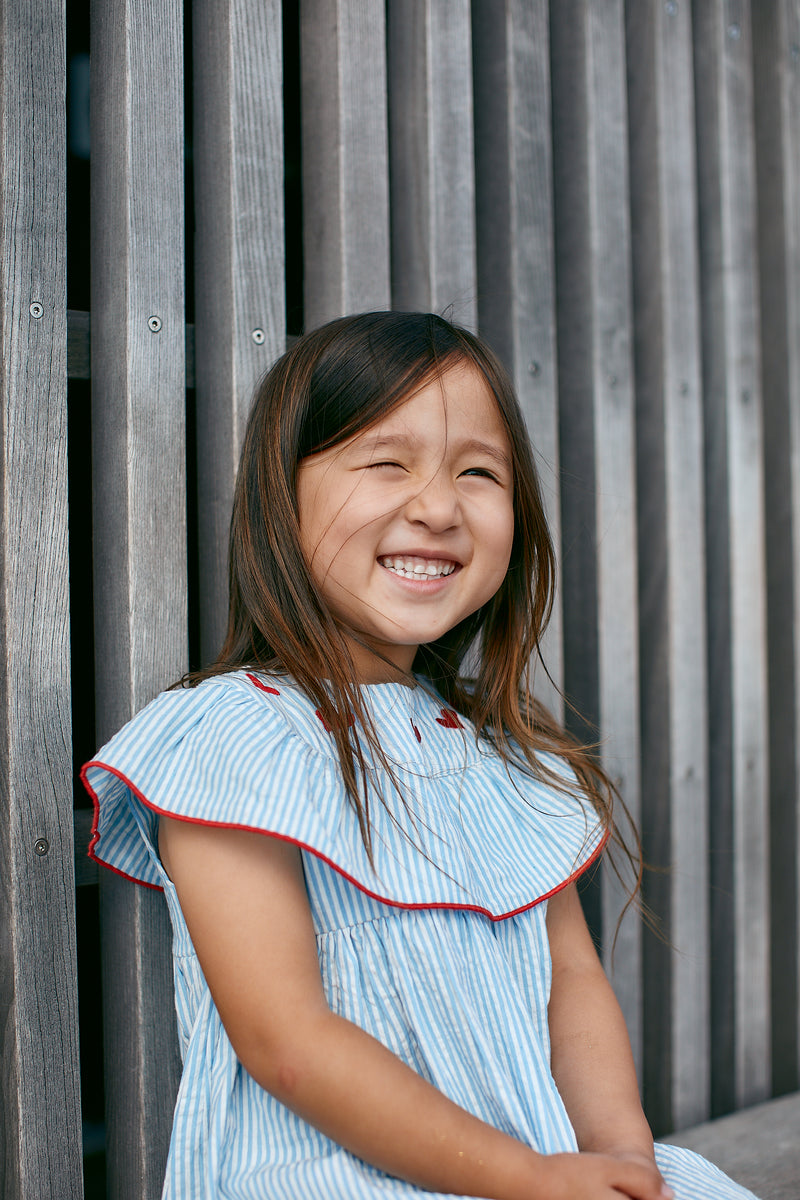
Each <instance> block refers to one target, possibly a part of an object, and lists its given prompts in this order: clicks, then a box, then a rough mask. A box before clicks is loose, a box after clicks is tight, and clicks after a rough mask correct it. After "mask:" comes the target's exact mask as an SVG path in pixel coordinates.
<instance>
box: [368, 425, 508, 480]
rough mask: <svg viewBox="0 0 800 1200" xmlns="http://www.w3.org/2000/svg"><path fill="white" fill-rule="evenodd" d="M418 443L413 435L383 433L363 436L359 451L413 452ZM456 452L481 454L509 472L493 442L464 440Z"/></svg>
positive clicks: (504, 454) (503, 451)
mask: <svg viewBox="0 0 800 1200" xmlns="http://www.w3.org/2000/svg"><path fill="white" fill-rule="evenodd" d="M419 443H420V439H419V438H418V437H416V436H415V435H413V434H405V433H385V434H380V435H376V436H375V437H369V436H365V437H364V438H363V439H361V444H360V449H362V450H369V451H370V452H371V453H372V454H379V453H381V452H382V451H384V450H409V449H410V450H413V449H415V448H416V447H417V446H419ZM456 450H457V452H458V453H459V454H483V455H485V456H486V457H487V458H490V459H492V460H493V461H494V462H496V463H497V464H498V465H499V466H501V467H504V468H505V469H506V470H507V471H510V470H511V459H510V458H509V456H508V454H507V453H506V452H505V450H503V449H501V447H500V446H497V445H495V444H494V443H493V442H484V441H481V439H480V438H466V439H465V440H464V441H462V442H458V443H457V444H456Z"/></svg>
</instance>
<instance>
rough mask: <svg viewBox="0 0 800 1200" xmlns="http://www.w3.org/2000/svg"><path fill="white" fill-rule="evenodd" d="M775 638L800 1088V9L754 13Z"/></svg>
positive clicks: (789, 1007) (777, 963) (773, 705)
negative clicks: (799, 835) (799, 759)
mask: <svg viewBox="0 0 800 1200" xmlns="http://www.w3.org/2000/svg"><path fill="white" fill-rule="evenodd" d="M752 20H753V51H754V54H753V63H754V75H755V78H754V87H753V92H754V107H755V141H756V163H757V182H758V218H759V220H758V248H759V291H760V298H761V305H760V307H761V330H760V334H761V347H762V371H761V374H762V383H763V413H764V462H765V472H764V482H765V508H766V547H767V628H768V646H769V718H770V720H769V780H770V877H771V878H770V883H771V914H770V915H771V920H770V938H771V954H772V989H771V990H772V1084H773V1089H774V1091H775V1093H776V1094H780V1093H782V1092H786V1091H790V1090H792V1089H795V1088H797V1087H798V1084H800V1024H798V1022H800V909H799V908H798V900H799V898H800V897H799V893H800V857H799V851H800V843H799V842H798V833H799V832H800V809H799V808H798V805H799V804H800V786H799V784H798V780H800V763H799V762H798V748H800V724H799V722H800V642H798V638H800V149H799V148H798V147H800V5H798V3H797V0H782V2H781V3H776V4H766V5H761V4H756V5H754V6H753V10H752Z"/></svg>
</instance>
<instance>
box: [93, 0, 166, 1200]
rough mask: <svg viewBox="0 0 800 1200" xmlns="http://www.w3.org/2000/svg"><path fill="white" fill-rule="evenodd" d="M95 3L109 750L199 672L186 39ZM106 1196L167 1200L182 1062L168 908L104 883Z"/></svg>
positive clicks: (99, 553) (98, 411) (100, 606)
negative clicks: (169, 689)
mask: <svg viewBox="0 0 800 1200" xmlns="http://www.w3.org/2000/svg"><path fill="white" fill-rule="evenodd" d="M182 16H183V14H182V7H181V4H180V3H179V0H165V2H164V3H163V4H160V5H158V6H157V7H154V6H150V5H143V4H141V3H138V2H137V0H95V2H94V4H93V6H92V59H91V61H92V422H93V444H92V455H93V467H94V537H95V545H94V554H95V577H94V596H95V657H96V676H97V678H96V695H97V737H98V740H99V741H100V742H103V741H105V740H106V739H107V738H108V737H109V736H110V735H111V734H112V733H113V732H114V731H115V730H117V729H118V728H119V727H120V725H122V724H123V723H124V722H125V721H126V720H128V719H129V718H130V717H131V716H132V715H133V713H135V712H136V711H137V710H138V709H140V708H141V707H142V706H143V705H144V704H146V703H147V701H148V700H150V699H151V698H152V697H153V696H154V695H155V694H156V693H157V692H159V691H160V690H161V689H162V688H163V687H164V686H165V685H166V684H168V683H170V682H171V681H173V680H174V679H176V678H177V677H178V676H179V675H180V674H181V673H182V672H183V671H185V670H186V667H187V657H188V656H187V583H186V470H185V461H186V447H185V433H184V425H185V383H186V381H185V332H184V327H185V315H184V204H183V194H184V179H183V24H182ZM100 887H101V921H102V955H103V999H104V1006H103V1007H104V1035H105V1061H106V1114H107V1117H106V1146H107V1161H108V1186H109V1195H112V1196H114V1197H115V1198H120V1200H125V1198H130V1200H133V1198H134V1197H136V1198H141V1200H144V1198H145V1197H147V1198H150V1197H155V1196H157V1195H158V1194H159V1192H160V1186H161V1181H162V1179H163V1174H164V1165H165V1162H166V1152H167V1146H168V1141H169V1128H170V1122H171V1115H172V1109H173V1105H174V1099H175V1092H176V1089H177V1082H178V1074H179V1064H178V1055H177V1045H176V1034H175V1018H174V1005H173V1001H172V970H171V961H170V949H169V948H170V938H169V918H168V914H167V911H166V905H165V903H164V899H163V897H162V896H161V894H160V893H158V892H154V891H151V890H150V889H147V888H139V887H136V886H135V885H134V884H132V883H130V882H128V881H127V880H124V879H121V878H119V877H117V876H115V875H112V874H111V873H110V872H108V871H104V872H103V873H102V879H101V883H100Z"/></svg>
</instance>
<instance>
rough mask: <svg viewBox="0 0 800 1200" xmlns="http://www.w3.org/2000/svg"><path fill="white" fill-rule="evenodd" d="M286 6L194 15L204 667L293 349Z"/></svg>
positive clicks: (217, 641)
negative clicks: (253, 469) (284, 361)
mask: <svg viewBox="0 0 800 1200" xmlns="http://www.w3.org/2000/svg"><path fill="white" fill-rule="evenodd" d="M281 37H282V31H281V5H280V3H278V0H270V2H268V3H264V4H257V5H253V4H246V3H243V2H242V0H201V2H200V3H196V4H195V6H194V9H193V39H194V181H195V219H196V233H195V281H196V282H195V311H196V316H195V325H196V330H197V500H198V527H199V528H198V542H199V577H200V638H201V657H202V659H203V661H204V662H207V661H210V660H211V659H212V658H214V657H215V656H216V654H217V652H218V651H219V648H220V646H221V644H222V641H223V638H224V634H225V628H226V623H227V598H228V571H227V564H228V557H227V552H228V527H229V524H230V517H231V506H232V502H233V485H234V480H235V476H236V468H237V465H238V461H239V452H240V449H241V444H242V438H243V434H244V427H245V423H246V421H247V414H248V412H249V410H250V404H251V401H252V396H253V390H254V388H255V385H256V383H257V381H258V379H259V378H260V377H261V376H262V375H263V374H264V372H265V370H266V369H267V368H268V367H269V366H270V365H271V364H272V363H273V362H274V360H275V359H276V358H277V357H278V355H279V354H282V353H283V350H284V345H285V340H286V321H285V301H284V294H285V288H284V228H283V226H284V221H283V97H282V71H283V64H282V54H281Z"/></svg>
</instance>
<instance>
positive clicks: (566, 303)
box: [551, 0, 642, 1070]
mask: <svg viewBox="0 0 800 1200" xmlns="http://www.w3.org/2000/svg"><path fill="white" fill-rule="evenodd" d="M551 37H552V47H553V54H552V58H553V130H554V134H553V140H554V166H555V169H554V180H555V191H554V197H555V214H556V223H555V232H556V277H557V293H558V350H559V357H558V362H559V389H560V414H561V463H562V498H563V521H564V523H563V538H564V545H565V553H564V571H563V576H564V635H565V676H564V683H565V691H566V695H567V698H568V700H569V701H571V702H572V703H574V704H575V705H576V707H577V709H578V711H579V712H580V713H581V715H582V716H583V717H585V718H588V719H589V720H591V721H592V723H593V726H594V729H595V731H596V736H597V737H598V738H599V742H600V745H601V755H602V760H603V763H604V766H605V767H606V770H607V771H608V772H609V774H610V775H611V776H612V778H614V779H615V781H616V782H617V785H618V787H619V790H620V794H621V795H622V798H623V800H624V801H625V804H626V806H627V808H628V810H629V811H630V814H631V816H632V818H633V820H634V822H635V824H636V826H637V827H638V824H639V819H640V763H639V687H638V672H639V648H638V600H637V553H636V489H635V482H636V480H635V429H634V396H633V355H632V348H631V322H632V317H631V305H630V248H631V246H630V229H629V223H628V207H627V196H628V168H627V163H628V155H627V107H626V95H625V37H624V18H623V4H622V2H621V0H619V2H615V3H609V4H606V5H603V6H602V8H601V7H598V6H597V5H595V4H592V3H589V2H587V0H559V2H558V3H557V4H555V5H553V7H552V29H551ZM577 732H578V734H579V735H580V734H583V736H584V737H585V736H586V729H585V727H584V728H583V729H581V728H580V727H579V728H578V729H577ZM618 819H619V827H620V832H621V834H623V836H625V837H626V839H627V842H628V845H629V846H630V848H631V850H632V851H635V849H636V843H635V836H631V830H630V829H629V828H628V825H627V822H626V819H625V818H624V816H623V814H622V813H621V812H620V813H619V814H618ZM624 865H625V866H626V865H627V864H625V863H624V858H623V859H622V861H621V862H620V867H622V866H624ZM625 880H626V882H627V883H628V885H629V886H631V885H632V883H633V878H632V877H631V874H630V871H629V870H628V871H627V872H626V874H625ZM626 900H627V896H626V892H625V888H624V886H623V885H622V883H621V881H620V880H619V879H618V877H617V876H616V874H615V873H614V871H613V870H609V869H606V870H605V871H604V873H603V886H602V894H601V904H600V908H601V915H602V920H601V926H602V936H603V946H604V952H605V959H606V964H607V967H608V968H609V971H610V973H611V974H612V978H613V982H614V986H615V989H616V992H617V995H618V997H619V1000H620V1003H621V1005H622V1010H623V1012H624V1014H625V1017H626V1020H627V1023H628V1029H629V1032H630V1035H631V1042H632V1045H633V1048H634V1058H635V1060H636V1062H637V1065H638V1066H639V1068H640V1070H641V1060H642V961H641V925H640V922H639V920H638V918H637V916H636V915H635V914H634V913H633V912H631V911H629V912H628V915H627V916H626V918H625V919H624V921H623V923H622V925H621V926H620V927H619V930H618V933H617V937H616V947H615V953H614V954H613V957H612V954H611V949H612V945H613V943H614V936H615V931H616V929H617V923H618V920H619V918H620V915H621V913H622V910H623V908H624V907H625V904H626Z"/></svg>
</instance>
